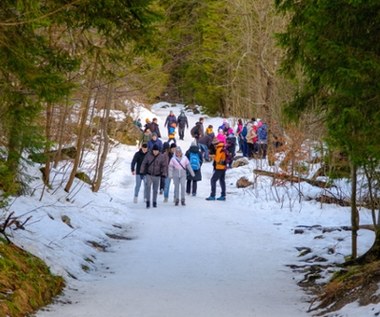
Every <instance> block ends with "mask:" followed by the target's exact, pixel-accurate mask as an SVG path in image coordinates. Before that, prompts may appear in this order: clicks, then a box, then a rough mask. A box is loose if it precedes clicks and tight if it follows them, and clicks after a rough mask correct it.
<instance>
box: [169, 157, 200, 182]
mask: <svg viewBox="0 0 380 317" xmlns="http://www.w3.org/2000/svg"><path fill="white" fill-rule="evenodd" d="M186 170H188V171H189V173H190V175H191V176H193V177H194V171H193V169H192V168H191V165H190V162H189V159H188V158H187V156H186V155H182V157H181V158H179V157H177V156H176V155H173V157H172V158H171V160H170V162H169V171H168V176H169V178H175V177H178V178H182V177H184V178H186Z"/></svg>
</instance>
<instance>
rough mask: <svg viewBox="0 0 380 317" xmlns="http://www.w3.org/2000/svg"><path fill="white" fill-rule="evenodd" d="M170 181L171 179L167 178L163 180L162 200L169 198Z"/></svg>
mask: <svg viewBox="0 0 380 317" xmlns="http://www.w3.org/2000/svg"><path fill="white" fill-rule="evenodd" d="M170 181H171V179H170V178H169V177H166V178H165V187H164V198H169V188H170Z"/></svg>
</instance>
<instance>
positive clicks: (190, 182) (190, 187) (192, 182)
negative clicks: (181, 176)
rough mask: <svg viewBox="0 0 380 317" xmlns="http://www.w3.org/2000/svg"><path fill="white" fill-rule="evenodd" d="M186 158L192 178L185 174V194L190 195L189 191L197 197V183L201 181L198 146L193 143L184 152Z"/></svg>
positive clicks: (200, 156) (200, 159)
mask: <svg viewBox="0 0 380 317" xmlns="http://www.w3.org/2000/svg"><path fill="white" fill-rule="evenodd" d="M185 155H186V156H187V158H188V159H189V162H190V166H191V168H192V169H193V171H194V174H195V175H194V176H191V175H190V173H187V177H186V179H187V183H186V193H187V194H188V195H190V191H191V193H192V195H193V196H196V195H197V182H199V181H201V180H202V173H201V166H202V163H203V159H202V152H201V151H200V149H199V147H198V145H197V144H196V143H195V142H193V143H192V144H191V146H190V148H189V149H188V150H187V151H186V154H185Z"/></svg>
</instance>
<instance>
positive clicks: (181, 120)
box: [177, 110, 189, 140]
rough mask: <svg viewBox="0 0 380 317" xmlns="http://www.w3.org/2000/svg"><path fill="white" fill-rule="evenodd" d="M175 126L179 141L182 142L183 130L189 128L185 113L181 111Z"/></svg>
mask: <svg viewBox="0 0 380 317" xmlns="http://www.w3.org/2000/svg"><path fill="white" fill-rule="evenodd" d="M177 124H178V135H179V139H180V140H183V138H184V137H185V128H189V122H188V120H187V117H186V114H185V111H183V110H181V113H180V114H179V116H178V118H177Z"/></svg>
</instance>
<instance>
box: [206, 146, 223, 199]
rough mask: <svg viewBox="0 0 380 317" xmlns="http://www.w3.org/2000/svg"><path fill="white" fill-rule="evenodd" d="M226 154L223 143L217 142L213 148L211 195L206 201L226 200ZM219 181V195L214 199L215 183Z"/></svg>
mask: <svg viewBox="0 0 380 317" xmlns="http://www.w3.org/2000/svg"><path fill="white" fill-rule="evenodd" d="M227 160H228V157H227V153H226V150H225V147H224V143H223V142H220V141H219V142H218V144H217V145H216V146H215V156H214V162H213V166H214V173H213V174H212V177H211V181H210V182H211V194H210V196H209V197H207V198H206V200H221V201H224V200H226V181H225V178H226V170H227ZM217 181H219V184H220V188H221V195H220V197H218V198H215V194H216V182H217Z"/></svg>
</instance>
